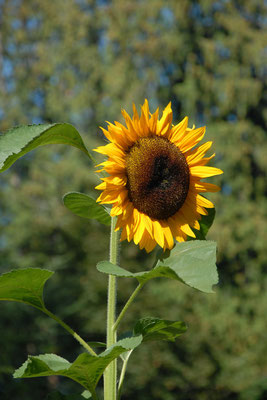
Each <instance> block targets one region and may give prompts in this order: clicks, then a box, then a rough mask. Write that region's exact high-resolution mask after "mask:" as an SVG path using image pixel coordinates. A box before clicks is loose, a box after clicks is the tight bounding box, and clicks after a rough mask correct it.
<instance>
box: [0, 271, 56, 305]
mask: <svg viewBox="0 0 267 400" xmlns="http://www.w3.org/2000/svg"><path fill="white" fill-rule="evenodd" d="M53 274H54V272H52V271H48V270H46V269H39V268H27V269H17V270H13V271H11V272H8V273H6V274H3V275H1V276H0V300H9V301H19V302H22V303H26V304H29V305H31V306H33V307H36V308H38V309H40V310H43V309H44V308H45V306H44V302H43V288H44V284H45V282H46V281H47V280H48V279H49V278H50V277H51V276H52V275H53Z"/></svg>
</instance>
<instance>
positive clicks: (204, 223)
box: [187, 208, 216, 241]
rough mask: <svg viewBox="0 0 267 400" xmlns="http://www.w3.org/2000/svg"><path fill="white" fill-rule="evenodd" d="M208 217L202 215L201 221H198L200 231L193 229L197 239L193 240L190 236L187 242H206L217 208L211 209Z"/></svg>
mask: <svg viewBox="0 0 267 400" xmlns="http://www.w3.org/2000/svg"><path fill="white" fill-rule="evenodd" d="M207 211H208V215H202V216H201V220H200V221H198V222H199V225H200V229H199V230H198V229H194V228H192V230H193V232H194V234H195V235H196V238H192V237H190V236H188V237H187V240H188V241H189V240H206V236H207V233H208V231H209V229H210V227H211V226H212V224H213V221H214V218H215V214H216V211H215V208H209V209H208V210H207Z"/></svg>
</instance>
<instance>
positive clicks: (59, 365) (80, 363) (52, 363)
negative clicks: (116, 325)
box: [14, 335, 142, 395]
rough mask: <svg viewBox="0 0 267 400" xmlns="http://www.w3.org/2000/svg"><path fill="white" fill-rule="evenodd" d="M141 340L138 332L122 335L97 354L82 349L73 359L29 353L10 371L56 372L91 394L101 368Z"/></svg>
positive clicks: (20, 375) (21, 373) (36, 374)
mask: <svg viewBox="0 0 267 400" xmlns="http://www.w3.org/2000/svg"><path fill="white" fill-rule="evenodd" d="M141 342H142V335H139V336H134V337H132V338H126V339H122V340H119V341H118V342H117V343H116V344H115V345H114V346H112V347H110V348H108V349H107V350H105V351H104V352H103V353H101V354H100V355H99V356H92V355H90V354H87V353H82V354H80V355H79V356H78V357H77V359H76V360H75V361H74V362H73V363H70V362H69V361H67V360H65V359H64V358H62V357H59V356H57V355H56V354H44V355H39V356H29V358H28V360H27V361H25V363H24V364H23V365H22V366H21V367H20V368H19V369H17V370H16V371H15V372H14V378H33V377H41V376H51V375H60V376H64V377H67V378H70V379H72V380H74V381H75V382H78V383H79V384H80V385H82V386H83V387H85V388H86V389H88V390H89V391H90V392H91V394H92V395H93V394H94V393H95V387H96V385H97V383H98V381H99V379H100V377H101V376H102V374H103V372H104V370H105V368H106V367H107V366H108V365H109V364H110V363H111V362H112V361H113V360H114V359H116V358H117V357H119V355H120V354H122V353H124V352H125V351H129V350H133V349H135V348H136V347H137V346H138V345H139V344H140V343H141Z"/></svg>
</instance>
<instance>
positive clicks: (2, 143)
mask: <svg viewBox="0 0 267 400" xmlns="http://www.w3.org/2000/svg"><path fill="white" fill-rule="evenodd" d="M46 144H67V145H70V146H73V147H77V148H78V149H80V150H82V151H83V152H84V153H85V154H86V155H87V156H88V157H90V158H91V156H90V154H89V152H88V151H87V149H86V147H85V145H84V143H83V140H82V138H81V136H80V134H79V132H78V131H77V129H76V128H74V126H72V125H70V124H41V125H26V126H18V127H15V128H12V129H10V130H8V131H7V132H5V133H4V134H1V135H0V172H2V171H5V170H6V169H8V168H9V167H10V166H11V165H12V164H13V163H14V162H15V161H16V160H17V159H18V158H20V157H22V156H23V155H24V154H26V153H28V152H29V151H31V150H33V149H36V148H37V147H39V146H44V145H46Z"/></svg>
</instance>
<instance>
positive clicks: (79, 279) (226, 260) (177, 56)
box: [0, 0, 267, 400]
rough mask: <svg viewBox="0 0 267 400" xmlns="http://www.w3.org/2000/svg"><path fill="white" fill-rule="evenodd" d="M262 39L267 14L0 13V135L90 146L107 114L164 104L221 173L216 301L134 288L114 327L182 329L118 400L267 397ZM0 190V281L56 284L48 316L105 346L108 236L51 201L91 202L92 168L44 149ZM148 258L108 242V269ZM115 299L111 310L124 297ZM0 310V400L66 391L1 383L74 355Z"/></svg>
mask: <svg viewBox="0 0 267 400" xmlns="http://www.w3.org/2000/svg"><path fill="white" fill-rule="evenodd" d="M264 28H266V5H265V4H264V2H258V1H257V0H247V1H245V2H243V1H239V0H233V1H227V0H225V1H224V0H221V1H219V0H218V1H212V0H201V1H193V0H189V1H188V0H180V1H179V2H177V1H175V0H169V1H168V2H164V1H163V0H154V1H153V2H146V1H144V0H140V1H135V2H133V1H130V0H113V1H112V2H111V1H108V0H96V1H93V0H76V1H74V0H70V1H68V2H65V1H63V0H54V1H53V2H44V1H41V0H35V1H33V0H27V2H26V1H23V0H8V1H7V0H0V71H1V73H0V91H1V96H0V130H1V131H4V130H6V129H7V128H8V127H10V126H12V125H16V124H24V123H40V122H50V121H53V122H56V121H66V122H70V123H73V124H74V125H75V126H76V127H77V128H78V129H79V130H80V131H81V132H82V133H83V137H84V139H85V141H86V143H87V145H88V147H89V148H93V147H95V145H96V143H97V142H98V143H99V141H100V138H101V135H99V129H98V128H97V127H98V126H99V125H102V126H103V125H104V124H105V122H104V121H106V120H110V121H112V120H114V119H120V115H119V111H120V108H121V107H125V108H126V109H127V110H128V111H130V107H131V103H132V102H135V103H137V104H141V103H143V100H144V98H145V97H147V98H148V99H149V100H151V101H150V102H151V104H152V105H153V106H154V107H157V106H158V105H159V106H161V107H163V106H165V105H166V104H167V103H168V102H169V101H170V100H171V101H172V103H173V109H174V115H175V120H176V121H177V120H180V119H181V118H183V117H184V116H185V115H188V116H189V118H190V124H193V123H196V124H197V125H202V124H206V125H207V126H208V131H207V138H209V139H211V140H213V141H214V145H215V148H216V152H217V157H216V162H217V164H218V166H219V167H220V168H222V169H223V170H224V171H225V173H224V175H223V176H222V178H221V184H222V192H221V193H219V194H216V195H212V196H213V200H214V202H215V204H216V208H217V218H216V220H215V224H214V226H213V228H212V230H211V233H210V238H213V239H215V240H217V241H218V247H219V254H218V257H219V271H220V276H221V286H222V288H219V289H217V294H216V295H215V296H208V295H204V294H201V293H197V292H192V290H190V289H188V288H183V287H182V286H179V285H178V284H175V283H172V282H169V281H162V280H159V281H156V282H153V283H152V282H151V283H150V284H149V286H147V288H144V290H143V292H142V293H141V294H140V297H139V298H138V299H137V301H136V303H135V304H134V305H133V306H132V312H133V314H132V315H130V316H129V317H128V318H126V320H125V322H124V324H123V327H124V328H125V329H129V327H130V326H132V324H133V321H134V320H135V319H136V318H138V317H140V316H144V312H145V311H144V310H146V313H147V314H146V315H154V316H159V317H164V318H169V319H179V318H181V319H184V320H185V321H186V322H187V323H188V325H189V327H190V329H189V331H188V333H187V334H186V335H185V336H184V337H183V338H182V339H180V340H178V341H177V342H176V343H175V344H173V345H166V344H160V345H158V344H157V343H155V344H151V345H148V344H147V345H145V346H144V347H143V349H142V350H140V349H139V350H137V351H136V354H134V355H133V357H132V360H131V361H130V365H129V374H128V380H127V384H126V387H125V395H124V398H125V399H132V398H138V399H140V400H146V399H147V398H149V399H164V400H176V399H177V397H179V399H181V400H192V399H200V400H208V399H209V400H210V399H211V400H213V399H214V400H226V399H227V400H228V399H230V400H231V399H233V400H235V399H238V400H261V399H264V398H266V396H267V384H266V374H267V364H266V360H265V357H264V354H266V350H267V349H266V340H265V338H264V332H265V329H264V326H265V322H264V320H265V308H266V283H267V282H266V277H265V276H264V273H265V272H266V251H265V247H266V246H265V240H266V239H265V238H266V192H267V191H266V176H265V171H266V167H267V165H266V162H267V161H266V157H265V154H266V151H267V148H266V147H267V146H266V140H265V133H264V129H265V128H266V120H267V113H266V80H265V78H266V75H264V74H266V70H265V68H264V65H265V63H266V59H264V57H266V52H264V44H265V43H266V40H267V38H266V36H267V34H266V29H265V30H264ZM55 151H56V152H55ZM0 179H1V180H0V192H1V195H0V251H1V257H0V269H1V271H2V272H6V271H7V270H8V268H17V267H28V266H33V267H34V266H36V267H46V268H49V269H53V270H56V271H57V272H58V273H57V274H56V275H55V277H54V278H53V279H52V280H51V282H49V283H48V285H47V288H46V289H47V292H46V293H47V294H46V302H47V303H48V306H50V307H51V309H52V310H53V311H54V312H57V313H58V314H59V315H60V316H61V317H62V318H64V319H65V320H66V321H67V322H68V323H69V324H70V325H71V326H73V327H74V328H76V329H77V330H78V331H79V332H80V333H81V334H82V335H84V336H85V338H86V339H87V340H93V339H96V338H98V339H100V340H101V339H104V329H105V322H104V321H105V305H106V304H105V295H106V294H105V288H106V277H105V276H102V275H101V274H99V273H97V272H96V271H95V269H94V265H95V263H96V262H97V261H99V260H101V259H103V257H104V256H103V254H106V257H107V248H108V230H107V229H106V228H104V227H99V226H98V225H97V223H95V222H87V221H84V220H81V219H79V218H78V217H75V216H72V215H70V214H69V213H68V211H67V210H65V209H64V207H63V205H62V203H61V200H60V199H61V197H62V195H63V194H64V193H65V192H67V191H70V190H76V191H84V192H86V193H89V194H90V193H91V194H92V195H94V196H95V193H94V191H93V186H94V184H95V183H97V181H98V180H97V178H96V177H95V175H94V173H93V166H92V165H90V164H88V161H87V160H86V159H85V157H84V156H83V155H82V154H80V153H79V152H78V151H77V150H75V149H65V148H64V147H61V146H58V147H56V148H54V149H51V148H50V147H49V148H48V147H47V148H43V149H41V150H38V151H36V152H34V153H32V154H30V155H29V156H27V157H25V158H24V159H22V160H20V161H19V162H18V163H17V164H15V165H14V166H13V167H12V169H11V170H10V171H7V172H6V173H4V174H2V175H1V177H0ZM217 182H218V178H216V183H217ZM96 243H97V244H98V246H96ZM152 259H153V254H152V255H149V256H147V255H146V254H145V253H144V252H140V251H139V250H138V249H137V248H136V247H135V246H134V245H132V244H131V245H127V244H124V243H123V244H122V265H125V266H126V267H128V268H132V269H133V270H134V269H136V270H138V269H143V268H144V266H147V267H149V265H151V260H152ZM127 283H128V281H127ZM120 289H121V290H120V295H119V306H121V305H122V303H123V302H124V301H126V299H127V297H128V296H129V294H130V293H131V290H132V289H133V283H132V282H129V283H128V285H125V283H124V282H123V283H122V284H120ZM166 289H167V290H166ZM0 307H1V318H0V324H1V325H2V327H1V332H2V333H1V335H2V343H5V345H4V349H5V351H1V355H0V371H1V373H2V374H1V376H0V394H1V398H2V397H3V398H4V399H8V400H9V399H10V398H12V399H20V400H24V399H25V400H26V399H29V398H45V396H46V393H48V392H49V390H50V391H51V390H53V389H57V390H62V392H65V393H67V392H75V391H78V390H79V388H78V387H77V386H75V385H72V384H70V383H69V382H66V380H58V379H48V380H45V379H40V380H37V381H36V380H31V381H28V380H26V381H14V380H12V378H11V376H10V373H11V371H12V370H13V368H14V367H18V366H19V365H20V364H21V363H22V362H23V361H24V360H25V358H26V354H27V353H28V352H29V353H31V354H39V353H41V352H57V353H58V354H59V355H61V356H63V357H66V358H68V359H70V360H72V359H73V358H74V356H75V355H76V354H78V352H79V351H80V348H79V346H78V345H76V343H73V340H72V338H70V337H68V336H65V334H64V332H63V331H62V329H61V328H58V327H57V326H55V324H54V322H53V321H49V320H48V319H47V317H45V316H44V317H43V316H42V315H39V314H38V313H37V311H34V310H31V309H30V308H27V307H23V306H20V305H17V304H1V305H0ZM96 308H97V310H98V311H97V312H96V311H95V310H96ZM18 326H19V327H20V329H17V327H18ZM150 367H151V368H150ZM159 378H160V379H159Z"/></svg>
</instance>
